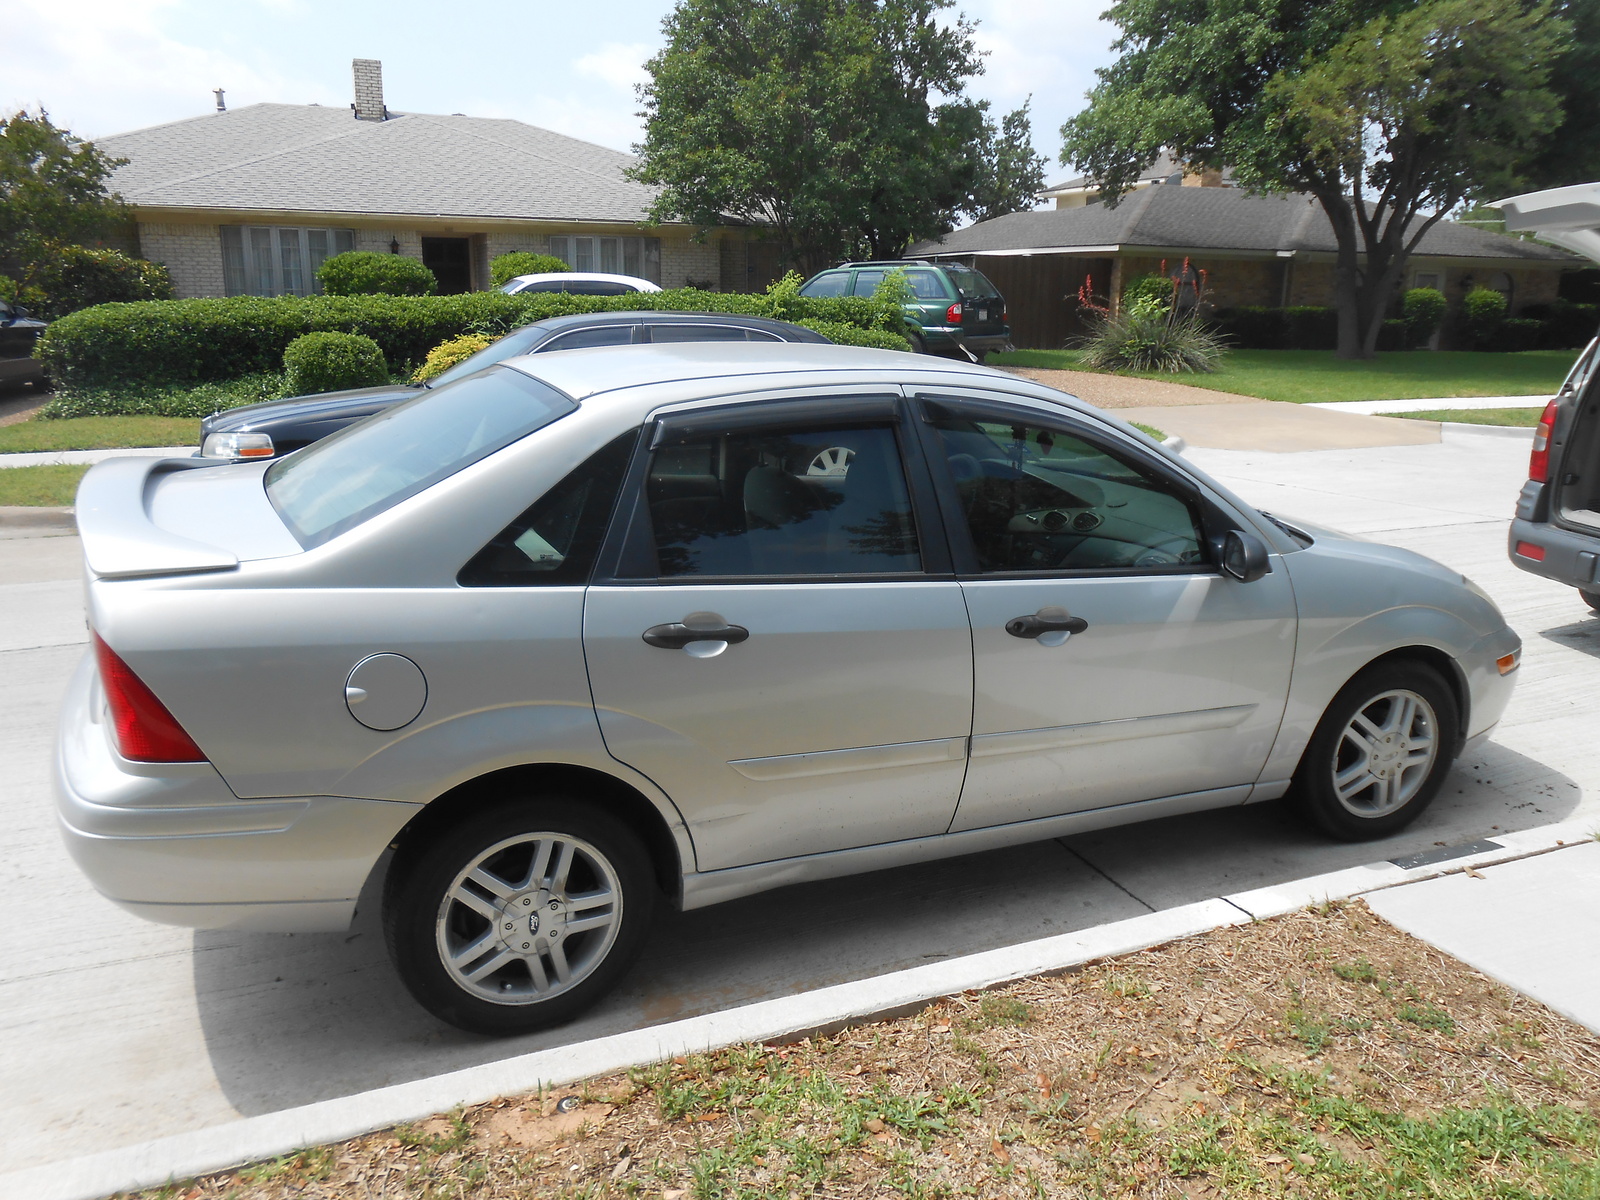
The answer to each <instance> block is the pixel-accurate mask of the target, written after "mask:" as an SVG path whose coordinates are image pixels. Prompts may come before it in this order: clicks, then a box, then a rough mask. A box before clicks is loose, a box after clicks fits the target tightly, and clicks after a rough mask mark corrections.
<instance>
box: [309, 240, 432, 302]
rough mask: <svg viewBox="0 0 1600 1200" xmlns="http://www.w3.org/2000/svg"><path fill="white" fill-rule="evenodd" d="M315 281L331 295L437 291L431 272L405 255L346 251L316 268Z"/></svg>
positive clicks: (430, 293)
mask: <svg viewBox="0 0 1600 1200" xmlns="http://www.w3.org/2000/svg"><path fill="white" fill-rule="evenodd" d="M317 282H318V283H320V284H322V290H323V291H325V292H327V293H328V295H330V296H431V295H433V293H434V292H436V291H438V290H439V281H438V280H437V279H436V278H434V274H433V272H432V271H430V270H428V268H427V267H425V266H423V265H422V263H420V262H418V261H417V260H416V259H414V258H407V257H406V256H405V255H404V254H378V253H376V252H375V251H372V250H346V251H345V252H344V253H343V254H335V255H334V256H333V257H332V258H330V259H328V260H327V261H326V262H324V263H323V264H322V265H321V266H320V267H318V268H317Z"/></svg>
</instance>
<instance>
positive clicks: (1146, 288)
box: [1122, 271, 1174, 307]
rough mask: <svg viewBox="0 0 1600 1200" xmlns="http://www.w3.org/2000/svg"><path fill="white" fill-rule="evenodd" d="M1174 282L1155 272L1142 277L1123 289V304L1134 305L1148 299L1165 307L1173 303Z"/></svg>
mask: <svg viewBox="0 0 1600 1200" xmlns="http://www.w3.org/2000/svg"><path fill="white" fill-rule="evenodd" d="M1173 290H1174V289H1173V286H1172V280H1171V279H1169V278H1168V277H1167V276H1165V275H1160V274H1157V273H1156V272H1154V271H1151V272H1150V273H1148V274H1146V275H1140V276H1138V277H1137V278H1135V279H1134V280H1133V281H1132V282H1130V283H1128V284H1127V285H1126V286H1125V287H1123V289H1122V303H1123V304H1124V305H1128V304H1132V303H1133V302H1134V301H1135V300H1141V299H1144V298H1146V297H1148V298H1149V299H1152V300H1155V301H1158V302H1159V303H1160V304H1161V305H1162V306H1163V307H1165V306H1167V305H1169V304H1171V303H1172V293H1173Z"/></svg>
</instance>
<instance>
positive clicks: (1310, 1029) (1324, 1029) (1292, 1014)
mask: <svg viewBox="0 0 1600 1200" xmlns="http://www.w3.org/2000/svg"><path fill="white" fill-rule="evenodd" d="M1289 994H1290V996H1292V997H1293V1002H1292V1003H1291V1004H1290V1005H1289V1011H1288V1013H1287V1014H1286V1015H1285V1019H1286V1020H1287V1021H1288V1022H1289V1028H1290V1030H1292V1031H1293V1033H1294V1036H1295V1038H1296V1039H1297V1040H1298V1041H1299V1042H1300V1044H1301V1045H1303V1046H1304V1047H1305V1048H1306V1057H1307V1058H1314V1057H1316V1056H1317V1055H1318V1054H1321V1053H1322V1048H1323V1047H1324V1046H1326V1045H1327V1044H1328V1038H1329V1037H1330V1036H1331V1035H1332V1031H1331V1030H1330V1029H1329V1028H1328V1022H1327V1020H1326V1018H1324V1017H1321V1016H1318V1015H1313V1014H1311V1013H1308V1012H1306V1010H1305V1009H1304V1008H1302V1007H1301V1005H1300V989H1299V988H1290V989H1289Z"/></svg>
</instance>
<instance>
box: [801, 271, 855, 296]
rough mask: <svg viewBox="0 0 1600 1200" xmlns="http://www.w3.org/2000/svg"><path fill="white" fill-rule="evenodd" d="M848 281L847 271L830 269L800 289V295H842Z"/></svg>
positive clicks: (848, 274)
mask: <svg viewBox="0 0 1600 1200" xmlns="http://www.w3.org/2000/svg"><path fill="white" fill-rule="evenodd" d="M849 282H850V273H849V272H848V271H830V272H828V274H826V275H818V276H817V277H816V278H815V279H813V280H812V281H811V282H810V283H808V284H806V285H805V287H803V288H801V289H800V294H801V295H802V296H814V297H818V298H827V297H830V296H842V295H844V289H845V286H846V285H847V284H848V283H849Z"/></svg>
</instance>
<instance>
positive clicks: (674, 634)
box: [641, 621, 750, 650]
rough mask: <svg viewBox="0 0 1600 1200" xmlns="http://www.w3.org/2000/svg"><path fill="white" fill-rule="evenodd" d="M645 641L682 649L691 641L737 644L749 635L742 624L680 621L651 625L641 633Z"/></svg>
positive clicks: (663, 648)
mask: <svg viewBox="0 0 1600 1200" xmlns="http://www.w3.org/2000/svg"><path fill="white" fill-rule="evenodd" d="M641 636H642V637H643V638H644V640H645V642H646V643H648V644H649V645H651V646H657V647H659V648H660V649H662V650H682V649H683V648H684V647H685V646H687V645H689V644H690V643H691V642H721V643H723V644H724V645H726V646H737V645H738V644H739V643H740V642H742V641H745V640H747V639H748V638H749V637H750V631H749V630H748V629H746V628H745V627H744V626H743V625H710V626H689V625H685V624H684V623H683V622H682V621H673V622H671V623H670V624H666V625H652V626H650V628H649V629H646V630H645V631H644V633H643V634H642V635H641Z"/></svg>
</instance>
